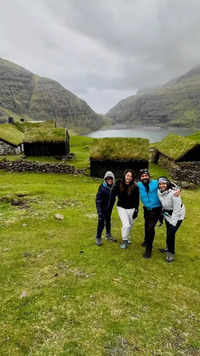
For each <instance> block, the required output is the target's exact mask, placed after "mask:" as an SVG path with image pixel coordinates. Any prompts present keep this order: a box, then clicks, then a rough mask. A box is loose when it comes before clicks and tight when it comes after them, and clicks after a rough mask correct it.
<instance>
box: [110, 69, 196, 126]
mask: <svg viewBox="0 0 200 356" xmlns="http://www.w3.org/2000/svg"><path fill="white" fill-rule="evenodd" d="M107 115H108V116H109V117H111V118H112V120H113V123H124V124H128V125H150V126H166V127H167V126H181V127H200V67H197V68H195V69H192V70H191V71H190V72H188V73H186V74H184V75H183V76H181V77H178V78H176V79H174V80H172V81H170V82H168V83H166V84H165V85H163V86H162V87H160V88H157V89H149V90H145V91H144V92H142V91H141V92H139V93H138V94H137V95H135V96H131V97H128V98H127V99H124V100H122V101H120V102H119V103H118V104H117V105H116V106H115V107H113V108H112V109H111V110H110V111H109V112H108V113H107Z"/></svg>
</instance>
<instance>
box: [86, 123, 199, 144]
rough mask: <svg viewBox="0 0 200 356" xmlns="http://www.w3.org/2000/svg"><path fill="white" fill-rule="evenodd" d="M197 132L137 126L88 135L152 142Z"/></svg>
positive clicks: (94, 132) (98, 131)
mask: <svg viewBox="0 0 200 356" xmlns="http://www.w3.org/2000/svg"><path fill="white" fill-rule="evenodd" d="M194 131H196V130H192V129H191V128H188V129H186V128H177V127H176V128H161V127H147V126H146V127H145V126H137V127H135V128H130V129H128V128H121V129H119V128H118V129H115V128H113V129H109V130H97V131H93V132H91V133H90V134H88V136H89V137H94V138H103V137H141V138H148V139H149V141H150V142H158V141H161V140H162V139H163V138H164V137H165V136H167V135H169V134H170V133H174V134H177V135H180V136H187V135H190V134H191V133H193V132H194Z"/></svg>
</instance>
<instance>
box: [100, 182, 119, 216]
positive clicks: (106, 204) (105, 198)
mask: <svg viewBox="0 0 200 356" xmlns="http://www.w3.org/2000/svg"><path fill="white" fill-rule="evenodd" d="M114 203H115V196H114V195H113V190H112V187H109V186H108V185H107V184H106V183H105V182H104V183H102V184H101V185H100V186H99V189H98V192H97V195H96V208H97V213H98V215H101V216H105V215H106V214H107V213H111V211H112V208H113V205H114Z"/></svg>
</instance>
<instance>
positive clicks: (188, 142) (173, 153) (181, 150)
mask: <svg viewBox="0 0 200 356" xmlns="http://www.w3.org/2000/svg"><path fill="white" fill-rule="evenodd" d="M195 146H196V143H195V142H194V140H192V139H190V138H187V137H184V136H178V135H175V134H170V135H168V136H166V137H165V138H164V139H163V140H162V141H161V142H158V143H153V144H152V147H155V148H156V149H157V150H158V151H159V152H161V153H163V154H164V155H165V156H167V157H169V158H171V159H173V160H177V159H179V158H181V157H182V156H183V155H185V154H186V153H187V152H188V151H190V150H191V149H192V148H193V147H195Z"/></svg>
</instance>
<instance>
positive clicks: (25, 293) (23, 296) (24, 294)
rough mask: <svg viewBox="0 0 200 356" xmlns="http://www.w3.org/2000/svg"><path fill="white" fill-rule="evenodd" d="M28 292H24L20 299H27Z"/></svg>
mask: <svg viewBox="0 0 200 356" xmlns="http://www.w3.org/2000/svg"><path fill="white" fill-rule="evenodd" d="M27 295H28V294H27V292H26V291H25V290H23V292H22V294H21V295H20V299H22V298H25V297H27Z"/></svg>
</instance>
